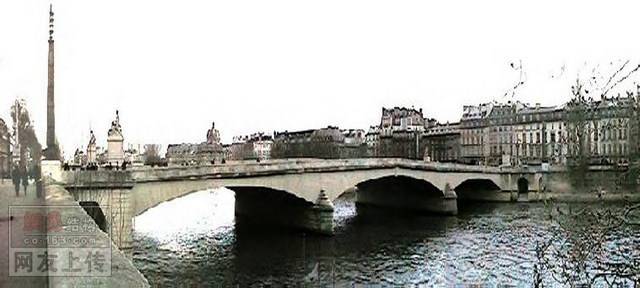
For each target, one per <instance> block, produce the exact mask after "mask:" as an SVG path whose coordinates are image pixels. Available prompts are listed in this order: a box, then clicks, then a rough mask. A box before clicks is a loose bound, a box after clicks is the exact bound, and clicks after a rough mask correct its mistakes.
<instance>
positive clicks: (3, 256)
mask: <svg viewBox="0 0 640 288" xmlns="http://www.w3.org/2000/svg"><path fill="white" fill-rule="evenodd" d="M11 205H28V206H43V205H44V199H43V198H37V197H36V189H35V185H29V186H28V188H27V195H26V197H25V195H24V190H22V188H21V189H20V197H16V194H15V190H14V187H13V184H12V183H11V181H10V180H5V181H4V183H2V181H0V287H46V285H47V278H46V277H11V278H9V241H10V239H9V228H10V225H11V226H13V225H15V227H19V228H20V227H23V225H24V217H21V216H23V215H17V217H14V218H13V220H12V219H10V218H9V206H11ZM42 210H43V213H44V210H45V209H44V208H43V209H42ZM12 231H13V232H12V233H20V232H22V229H13V230H12ZM17 236H18V237H15V238H14V239H20V238H21V237H20V235H17Z"/></svg>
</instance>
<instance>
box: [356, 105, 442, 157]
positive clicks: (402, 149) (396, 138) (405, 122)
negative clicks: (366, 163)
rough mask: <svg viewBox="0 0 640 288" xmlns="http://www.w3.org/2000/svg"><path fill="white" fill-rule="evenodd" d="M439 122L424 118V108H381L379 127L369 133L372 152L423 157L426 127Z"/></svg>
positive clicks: (368, 137) (370, 150) (379, 155)
mask: <svg viewBox="0 0 640 288" xmlns="http://www.w3.org/2000/svg"><path fill="white" fill-rule="evenodd" d="M436 124H437V121H436V120H435V119H428V118H424V115H423V114H422V109H419V110H416V109H414V108H413V107H412V108H405V107H394V108H391V109H387V108H382V116H381V118H380V125H379V126H378V127H375V126H372V127H371V128H369V132H367V135H366V143H367V146H368V149H369V153H368V154H369V155H370V156H374V157H398V158H410V159H421V158H422V157H423V154H424V153H423V151H421V149H422V148H423V147H424V145H422V144H421V143H420V141H421V138H422V134H423V133H424V131H425V130H426V129H428V128H429V127H432V126H434V125H436Z"/></svg>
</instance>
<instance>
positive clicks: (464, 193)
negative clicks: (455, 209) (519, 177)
mask: <svg viewBox="0 0 640 288" xmlns="http://www.w3.org/2000/svg"><path fill="white" fill-rule="evenodd" d="M454 191H456V195H457V196H458V199H459V200H461V201H509V200H510V197H511V196H510V194H509V193H503V192H502V189H501V188H500V186H499V185H498V183H496V182H495V181H494V180H493V179H489V178H470V179H466V180H464V181H462V182H461V183H460V184H459V185H458V186H456V187H455V188H454Z"/></svg>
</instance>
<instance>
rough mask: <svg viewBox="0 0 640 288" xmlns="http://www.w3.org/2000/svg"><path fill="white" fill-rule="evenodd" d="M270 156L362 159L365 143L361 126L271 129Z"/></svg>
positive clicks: (364, 152)
mask: <svg viewBox="0 0 640 288" xmlns="http://www.w3.org/2000/svg"><path fill="white" fill-rule="evenodd" d="M273 138H274V140H273V146H272V151H271V154H272V157H273V158H326V159H330V158H362V157H366V156H367V155H368V154H367V145H366V141H365V133H364V130H362V129H346V130H341V129H340V128H338V127H335V126H328V127H326V128H321V129H312V130H303V131H294V132H289V131H284V132H274V137H273Z"/></svg>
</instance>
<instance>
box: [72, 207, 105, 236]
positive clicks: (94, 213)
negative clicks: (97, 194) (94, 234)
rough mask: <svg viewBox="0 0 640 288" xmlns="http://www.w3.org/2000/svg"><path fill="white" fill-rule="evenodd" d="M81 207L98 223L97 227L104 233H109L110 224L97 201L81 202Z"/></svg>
mask: <svg viewBox="0 0 640 288" xmlns="http://www.w3.org/2000/svg"><path fill="white" fill-rule="evenodd" d="M79 204H80V207H82V209H84V211H85V212H87V214H88V215H89V216H90V217H91V219H93V221H94V222H96V225H98V227H99V228H100V230H102V232H107V228H108V224H109V223H108V222H107V218H106V217H105V215H104V211H102V208H101V207H100V204H98V202H95V201H80V202H79Z"/></svg>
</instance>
